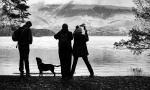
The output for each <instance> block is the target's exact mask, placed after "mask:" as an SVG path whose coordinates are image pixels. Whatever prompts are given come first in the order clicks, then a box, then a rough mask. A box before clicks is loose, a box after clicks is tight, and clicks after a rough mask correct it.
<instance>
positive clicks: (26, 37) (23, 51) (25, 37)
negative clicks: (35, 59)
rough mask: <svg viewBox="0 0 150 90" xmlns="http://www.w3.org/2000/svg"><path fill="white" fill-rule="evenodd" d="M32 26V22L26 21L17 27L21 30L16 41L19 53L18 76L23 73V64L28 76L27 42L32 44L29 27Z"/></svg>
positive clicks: (28, 48)
mask: <svg viewBox="0 0 150 90" xmlns="http://www.w3.org/2000/svg"><path fill="white" fill-rule="evenodd" d="M31 26H32V23H31V22H30V21H27V22H26V24H25V25H24V26H22V27H20V28H19V29H20V30H21V33H20V34H21V35H20V38H19V41H18V49H19V54H20V62H19V71H20V76H23V74H24V64H25V69H26V76H30V70H29V60H28V59H29V52H30V47H29V44H32V32H31V29H30V27H31Z"/></svg>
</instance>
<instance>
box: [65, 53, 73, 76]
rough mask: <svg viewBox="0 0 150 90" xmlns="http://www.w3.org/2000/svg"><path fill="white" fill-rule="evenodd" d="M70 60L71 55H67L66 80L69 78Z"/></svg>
mask: <svg viewBox="0 0 150 90" xmlns="http://www.w3.org/2000/svg"><path fill="white" fill-rule="evenodd" d="M71 58H72V54H71V53H69V54H68V55H67V58H66V75H67V78H70V75H71Z"/></svg>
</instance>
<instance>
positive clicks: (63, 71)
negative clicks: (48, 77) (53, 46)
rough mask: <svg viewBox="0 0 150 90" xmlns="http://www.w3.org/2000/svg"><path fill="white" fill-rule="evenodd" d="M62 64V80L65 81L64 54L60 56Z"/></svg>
mask: <svg viewBox="0 0 150 90" xmlns="http://www.w3.org/2000/svg"><path fill="white" fill-rule="evenodd" d="M59 59H60V64H61V75H62V79H65V78H66V76H65V63H64V56H63V55H62V54H59Z"/></svg>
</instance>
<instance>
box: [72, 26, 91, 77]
mask: <svg viewBox="0 0 150 90" xmlns="http://www.w3.org/2000/svg"><path fill="white" fill-rule="evenodd" d="M83 27H84V30H85V35H84V34H82V29H81V27H79V26H76V30H75V31H74V33H73V37H74V45H73V56H74V61H73V65H72V70H71V74H72V76H73V74H74V72H75V68H76V65H77V61H78V58H79V57H82V58H83V60H84V62H85V64H86V66H87V68H88V70H89V72H90V76H89V77H93V76H94V72H93V69H92V67H91V65H90V63H89V61H88V57H87V56H88V54H89V53H88V50H87V45H86V42H87V41H89V37H88V34H87V30H86V27H85V26H83Z"/></svg>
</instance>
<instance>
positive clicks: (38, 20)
mask: <svg viewBox="0 0 150 90" xmlns="http://www.w3.org/2000/svg"><path fill="white" fill-rule="evenodd" d="M29 12H30V13H31V16H29V18H30V20H31V21H32V23H33V26H32V28H36V29H47V30H52V31H53V32H55V33H56V32H58V31H59V30H60V29H61V26H62V24H63V23H67V24H68V26H69V30H71V31H74V29H75V26H76V25H80V24H82V23H85V24H86V26H87V29H88V30H89V32H90V34H91V35H98V32H110V33H111V32H112V33H114V30H115V33H116V35H122V32H124V35H126V34H127V33H128V31H129V30H130V29H131V28H132V27H133V24H134V19H135V16H134V15H133V12H132V8H130V7H119V6H110V5H106V6H105V5H77V4H72V3H67V4H62V5H58V4H55V5H48V4H44V3H37V4H33V5H30V8H29ZM99 35H105V33H101V34H99ZM108 35H109V34H108ZM114 35H115V34H114Z"/></svg>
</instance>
